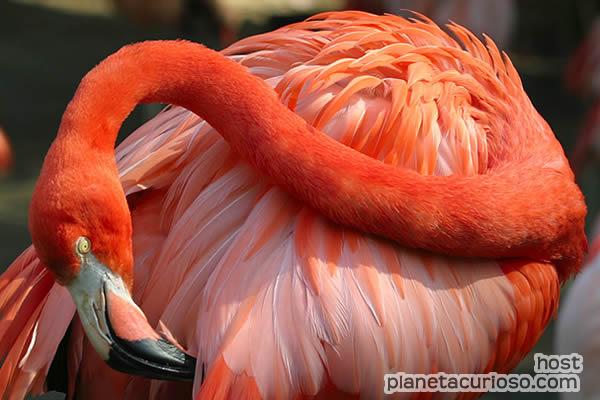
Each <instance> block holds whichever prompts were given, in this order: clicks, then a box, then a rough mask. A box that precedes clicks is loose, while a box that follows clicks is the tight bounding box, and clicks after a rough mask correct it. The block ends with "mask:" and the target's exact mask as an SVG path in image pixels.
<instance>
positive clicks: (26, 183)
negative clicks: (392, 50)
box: [0, 0, 600, 399]
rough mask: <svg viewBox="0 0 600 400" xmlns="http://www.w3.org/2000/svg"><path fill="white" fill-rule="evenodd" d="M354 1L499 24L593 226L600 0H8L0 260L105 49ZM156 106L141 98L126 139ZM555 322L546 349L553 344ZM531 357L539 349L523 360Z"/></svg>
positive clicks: (298, 16)
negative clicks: (78, 91)
mask: <svg viewBox="0 0 600 400" xmlns="http://www.w3.org/2000/svg"><path fill="white" fill-rule="evenodd" d="M345 8H353V9H362V10H366V11H373V12H390V13H396V14H405V15H406V11H404V10H403V9H412V10H416V11H420V12H422V13H424V14H426V15H427V16H429V17H430V18H432V19H434V20H436V21H437V22H438V23H442V24H443V23H445V22H447V21H448V20H453V21H456V22H458V23H460V24H463V25H466V26H467V27H469V28H470V29H471V30H472V31H474V32H476V33H486V34H488V35H489V36H491V37H492V38H493V39H494V40H495V41H496V43H497V44H498V45H499V47H501V48H503V49H505V50H506V51H507V53H508V54H509V55H510V58H511V59H512V61H513V63H514V64H515V66H516V68H517V70H518V71H519V72H520V74H521V76H522V78H523V83H524V86H525V90H526V91H527V93H528V94H529V96H530V97H531V100H532V102H533V104H534V105H535V106H536V108H537V109H538V111H539V112H540V113H541V114H542V115H543V116H544V118H545V119H546V120H547V121H548V122H549V124H550V125H551V126H552V128H553V129H554V132H555V133H556V136H557V137H558V139H559V140H560V141H561V143H562V144H563V146H564V148H565V151H566V152H567V155H568V156H569V158H570V159H571V161H572V165H573V167H574V169H575V171H576V173H577V179H578V182H579V184H580V185H581V187H582V189H583V191H584V193H585V195H586V197H587V202H588V207H589V217H588V223H589V225H588V226H590V227H591V225H592V221H593V219H594V216H595V215H596V214H597V212H598V210H599V208H600V179H599V178H598V172H600V102H597V100H598V99H599V98H600V0H573V1H562V0H548V1H546V0H447V1H444V0H406V1H405V0H373V1H369V0H163V1H161V0H11V1H9V0H0V270H1V269H4V268H5V267H6V266H8V265H9V263H10V262H11V261H12V260H13V259H14V258H15V257H16V256H17V255H18V254H19V253H20V252H21V251H22V250H24V249H25V248H26V247H27V246H28V245H29V244H30V238H29V233H28V230H27V209H28V204H29V199H30V195H31V191H32V189H33V185H34V183H35V180H36V178H37V175H38V173H39V169H40V167H41V165H42V161H43V157H44V155H45V154H46V151H47V149H48V147H49V145H50V143H51V141H52V139H53V138H54V136H55V134H56V131H57V128H58V125H59V122H60V118H61V115H62V112H63V110H64V108H65V106H66V104H67V102H68V101H69V99H70V98H71V96H72V94H73V92H74V90H75V88H76V87H77V84H78V83H79V81H80V79H81V78H82V77H83V75H84V74H85V73H86V72H87V71H88V70H90V69H91V68H92V67H93V66H94V65H95V64H97V63H98V62H99V61H100V60H102V59H103V58H105V57H106V56H108V55H109V54H111V53H112V52H114V51H116V50H117V49H118V48H120V47H121V46H123V45H125V44H127V43H132V42H136V41H140V40H144V39H158V38H162V39H174V38H186V39H190V40H194V41H197V42H202V43H204V44H205V45H207V46H209V47H212V48H215V49H220V48H223V47H225V46H227V45H228V44H231V43H232V42H234V41H235V40H237V39H239V38H242V37H245V36H248V35H252V34H256V33H260V32H265V31H270V30H273V29H275V28H277V27H280V26H282V25H286V24H288V23H290V22H294V21H297V20H302V19H304V18H306V17H308V16H310V15H312V14H314V13H316V12H319V11H324V10H333V9H345ZM157 110H158V108H157V107H143V108H141V107H138V109H136V110H135V112H134V113H133V114H132V115H131V116H130V117H129V118H128V120H127V121H126V123H125V124H124V126H123V128H122V130H121V135H120V140H122V139H123V138H124V137H125V136H126V135H127V134H128V133H129V132H131V131H132V130H133V129H134V128H135V127H137V126H139V125H141V124H142V123H143V122H144V121H145V120H147V119H149V118H150V117H151V116H152V115H153V114H154V113H155V112H156V111H157ZM590 229H591V228H590ZM564 290H568V285H567V287H566V288H565V289H564ZM552 330H553V327H552V325H551V326H550V327H549V328H548V330H547V331H546V334H545V336H544V337H543V338H542V340H541V341H540V343H539V344H538V347H537V348H536V350H535V351H542V352H545V353H551V344H552ZM531 367H532V357H528V358H527V359H526V360H524V361H523V363H522V364H521V365H520V366H519V368H518V370H517V371H515V372H529V371H531ZM542 396H543V397H542ZM53 398H60V397H53ZM484 398H486V399H499V398H540V399H541V398H556V397H553V396H548V395H545V394H538V395H535V394H506V395H503V396H502V395H498V394H495V395H486V396H485V397H484Z"/></svg>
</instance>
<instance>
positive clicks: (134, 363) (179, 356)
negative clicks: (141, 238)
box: [29, 133, 195, 380]
mask: <svg viewBox="0 0 600 400" xmlns="http://www.w3.org/2000/svg"><path fill="white" fill-rule="evenodd" d="M74 147H77V149H76V150H74V149H73V148H74ZM93 150H96V151H93ZM97 150H98V149H92V148H88V146H87V145H82V144H81V143H80V142H79V141H78V140H77V138H76V137H73V136H70V139H69V141H67V140H64V139H63V138H61V135H60V133H59V136H58V138H57V139H56V140H55V142H54V143H53V145H52V147H51V148H50V150H49V152H48V155H47V156H46V159H45V161H44V166H43V168H42V172H41V175H40V177H39V179H38V182H37V184H36V188H35V191H34V194H33V198H32V202H31V208H30V220H29V227H30V231H31V236H32V240H33V244H34V246H35V249H36V252H37V254H38V256H39V258H40V260H41V262H42V263H43V264H44V265H45V266H46V267H47V268H48V269H49V270H50V271H51V272H52V273H53V274H54V276H55V278H56V280H57V282H58V283H60V284H61V285H64V286H65V287H67V288H68V290H69V291H70V293H71V296H72V298H73V300H74V302H75V304H76V306H77V311H78V314H79V318H80V320H81V323H82V325H83V327H84V330H85V332H86V335H87V337H88V339H89V340H90V342H91V344H92V345H93V346H94V348H95V350H96V352H97V353H98V354H99V355H100V357H102V359H104V360H105V361H106V362H107V363H108V364H109V365H110V366H111V367H112V368H114V369H116V370H119V371H122V372H126V373H130V374H135V375H141V376H144V377H148V378H152V379H169V380H191V379H193V377H194V368H195V359H194V358H193V357H190V356H189V355H187V354H186V353H184V351H183V350H182V349H181V348H180V346H178V345H176V344H174V343H173V342H172V341H170V340H168V339H167V338H166V337H163V336H161V335H159V334H158V333H157V332H156V331H155V330H154V329H153V328H151V327H150V325H149V322H148V320H147V318H146V316H145V315H144V313H143V312H142V310H141V309H140V308H139V307H138V306H137V305H136V304H135V302H134V301H133V299H132V297H131V289H132V284H133V251H132V224H131V215H130V212H129V208H128V205H127V201H126V199H125V194H124V192H123V189H122V187H121V184H120V181H119V178H118V173H117V167H116V163H115V161H114V155H112V154H110V155H109V154H104V153H103V152H101V151H97ZM107 153H108V152H107ZM91 154H94V155H93V156H91Z"/></svg>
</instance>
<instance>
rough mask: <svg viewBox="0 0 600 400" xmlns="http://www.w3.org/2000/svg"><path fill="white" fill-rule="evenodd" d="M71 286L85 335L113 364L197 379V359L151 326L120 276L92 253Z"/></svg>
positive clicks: (170, 377)
mask: <svg viewBox="0 0 600 400" xmlns="http://www.w3.org/2000/svg"><path fill="white" fill-rule="evenodd" d="M68 289H69V291H70V292H71V296H72V297H73V299H74V301H75V304H76V305H77V312H78V314H79V319H80V320H81V323H82V325H83V328H84V330H85V332H86V336H87V337H88V339H89V340H90V342H91V344H92V345H93V346H94V348H95V349H96V352H97V353H98V354H99V355H100V357H102V359H103V360H104V361H106V363H107V364H108V365H109V366H111V367H112V368H113V369H116V370H118V371H121V372H125V373H128V374H133V375H139V376H143V377H146V378H150V379H162V380H193V379H194V371H195V367H196V359H195V358H194V357H191V356H190V355H188V354H186V353H185V352H184V351H183V349H182V348H181V347H180V346H178V345H176V344H174V343H172V342H171V341H169V340H168V339H166V338H165V337H162V336H160V335H159V334H158V333H156V331H155V330H154V329H152V328H151V327H150V325H149V323H148V320H147V319H146V316H145V315H144V313H143V312H142V310H141V309H140V308H139V307H138V306H137V304H135V303H134V302H133V299H132V298H131V295H130V293H129V290H128V289H127V287H126V285H125V283H124V282H123V280H122V279H121V277H120V276H118V275H117V274H115V273H114V272H112V271H111V270H110V269H108V268H107V267H106V266H104V265H103V264H102V263H101V262H99V261H98V260H97V259H96V258H95V257H94V256H93V254H92V253H89V254H87V255H86V256H85V258H84V259H83V260H82V264H81V268H80V270H79V274H78V275H77V277H76V278H74V279H73V281H71V282H70V283H69V285H68Z"/></svg>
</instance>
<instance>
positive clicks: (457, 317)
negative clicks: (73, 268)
mask: <svg viewBox="0 0 600 400" xmlns="http://www.w3.org/2000/svg"><path fill="white" fill-rule="evenodd" d="M451 29H452V30H453V32H454V34H455V35H456V36H457V38H458V39H459V40H460V42H457V41H456V40H454V39H452V38H451V37H450V36H448V35H447V34H445V33H444V32H443V31H442V30H441V29H440V28H438V27H437V26H436V25H435V24H433V23H432V22H430V21H427V20H422V21H408V20H405V19H402V18H399V17H392V16H385V17H376V16H373V15H370V14H364V13H355V12H345V13H333V14H324V15H319V16H316V17H314V18H313V19H311V20H309V21H306V22H303V23H300V24H295V25H292V26H289V27H286V28H282V29H280V30H277V31H275V32H272V33H268V34H264V35H259V36H255V37H252V38H249V39H245V40H242V41H240V42H238V43H236V44H235V45H233V46H231V47H229V48H228V49H226V50H225V51H224V54H225V55H227V56H228V57H230V58H231V59H232V60H234V61H236V62H238V63H240V64H241V65H243V66H245V67H247V68H248V69H249V71H250V72H251V73H252V74H254V75H256V76H258V77H260V78H262V79H264V80H265V82H266V83H267V84H268V85H269V86H271V87H272V88H273V89H274V90H275V91H276V92H277V94H278V95H279V98H280V100H281V102H283V103H284V104H285V105H287V106H288V107H289V108H290V109H291V110H293V111H294V112H296V113H297V114H298V115H300V116H301V117H302V118H304V119H305V120H306V121H307V122H308V123H309V124H310V125H312V126H314V127H315V128H316V129H319V130H321V131H322V132H324V133H325V134H327V135H329V136H330V137H331V138H333V139H335V140H337V141H339V142H341V143H343V144H345V145H347V146H349V147H351V148H353V149H355V150H358V151H360V152H361V153H363V154H365V155H366V156H369V157H371V158H374V159H376V160H380V161H382V162H383V163H386V164H388V165H389V166H391V167H397V168H408V169H411V170H414V171H416V172H418V173H419V174H422V175H438V176H448V175H456V176H459V177H460V176H462V177H472V180H469V179H467V180H465V181H463V182H478V179H479V177H480V176H482V175H485V174H488V173H492V172H496V173H498V170H500V173H501V172H502V171H503V168H506V167H505V166H504V164H503V162H502V161H503V160H504V159H506V158H508V157H509V156H510V157H511V158H513V159H518V160H526V162H527V165H530V166H532V169H531V171H528V170H527V169H526V168H524V169H523V170H522V174H523V175H522V176H523V182H524V184H523V186H522V187H512V186H511V187H508V188H506V187H505V188H502V191H501V192H499V194H498V198H489V199H487V201H488V202H489V203H488V204H485V203H482V204H481V207H482V209H481V211H480V212H481V214H482V215H488V214H489V210H488V211H486V209H485V208H486V207H487V208H491V209H493V208H494V207H495V206H497V204H506V203H501V200H503V199H501V198H500V197H501V196H505V195H507V193H508V194H510V195H512V196H513V197H511V198H514V199H516V200H518V202H515V204H512V205H511V207H509V209H506V210H505V211H506V213H509V214H510V213H515V212H517V213H518V212H520V211H519V210H521V209H523V212H524V213H526V212H527V210H528V208H527V204H528V203H529V202H531V201H534V200H535V201H537V202H538V204H546V203H544V202H548V201H551V200H552V201H554V200H555V201H556V207H554V208H556V210H557V211H556V213H557V214H556V215H559V216H561V217H562V216H564V215H567V216H566V217H564V218H565V219H564V220H562V219H560V218H558V219H557V220H554V219H552V220H551V218H554V217H553V216H552V217H550V215H551V213H549V214H548V221H547V222H548V226H554V225H552V224H553V223H554V222H556V223H558V224H559V228H560V229H559V228H557V229H559V231H557V232H554V231H552V230H550V228H548V229H549V230H548V231H547V232H545V231H539V232H541V233H540V235H542V234H544V233H547V235H548V236H551V235H555V236H556V235H558V237H559V239H560V238H563V237H564V238H568V240H567V241H566V242H568V243H571V242H574V243H577V244H576V245H573V246H571V245H568V246H565V247H563V248H561V250H560V251H559V250H556V253H551V252H549V251H548V250H547V249H546V248H545V247H544V246H543V243H537V242H536V243H534V245H535V246H536V247H535V249H540V248H541V249H542V250H538V251H539V253H532V257H534V258H536V259H538V256H540V258H539V259H538V260H539V261H535V260H528V259H526V258H524V256H525V255H526V254H527V253H526V252H527V250H528V247H527V246H525V247H523V248H516V249H515V252H516V253H515V254H517V255H519V256H522V258H512V259H507V258H505V256H506V255H509V254H510V253H509V250H505V251H506V253H507V254H506V255H504V256H498V258H493V257H491V256H490V257H487V258H484V259H483V258H453V257H448V256H445V255H441V254H436V253H434V252H431V251H426V250H418V249H409V248H407V247H406V246H400V245H398V244H394V243H393V242H391V241H389V240H387V239H383V238H380V237H377V236H374V235H368V234H365V233H362V232H360V231H358V230H355V229H351V228H348V227H343V226H341V225H338V224H336V223H334V222H331V221H330V220H329V219H327V218H325V217H324V216H323V215H322V214H320V213H319V212H317V211H315V210H314V209H313V208H311V207H308V206H307V205H306V204H305V203H303V202H300V201H298V200H295V199H294V198H293V197H292V196H290V195H289V194H287V193H286V192H285V191H284V190H283V189H282V188H280V187H277V186H273V185H272V184H271V183H270V182H269V181H268V180H266V179H265V178H264V177H263V176H262V175H261V174H259V173H258V172H257V171H256V170H255V169H253V168H252V167H250V166H249V165H248V164H247V163H245V162H243V161H241V160H240V159H239V156H238V155H237V154H236V153H235V152H234V151H233V150H232V148H231V147H230V146H229V145H228V144H227V142H225V140H224V139H223V138H222V137H221V136H220V134H219V133H218V132H217V131H216V130H215V129H214V128H212V127H211V126H210V125H209V124H208V123H206V122H204V121H202V120H201V119H200V118H199V117H198V116H196V115H194V114H193V113H192V112H190V111H187V110H185V109H182V108H180V107H170V108H168V109H167V110H165V111H163V112H162V113H161V114H160V115H158V116H157V117H156V118H154V119H153V120H151V121H150V122H148V123H147V124H145V125H144V126H143V127H141V128H140V129H138V130H137V131H136V132H134V133H133V134H132V135H130V136H129V137H128V138H127V139H126V140H125V141H124V142H123V143H122V144H121V145H120V146H119V147H118V149H117V150H116V159H117V166H118V169H119V175H120V180H121V183H122V185H123V189H124V192H125V194H126V195H127V200H128V203H129V207H130V209H131V216H132V222H133V251H134V258H135V278H134V279H135V280H134V285H133V295H134V296H133V297H134V300H135V301H136V303H137V304H139V305H140V307H141V308H142V310H143V311H144V312H145V314H146V315H147V317H148V319H149V321H150V323H151V324H152V325H154V326H157V327H166V329H168V330H170V334H172V335H173V337H174V338H176V339H177V340H178V341H179V342H180V343H181V344H182V345H183V347H185V348H186V349H188V351H189V352H190V353H191V354H194V355H196V357H197V359H198V365H197V376H196V379H195V380H194V384H193V387H191V386H190V385H189V384H186V383H172V382H160V381H148V380H144V379H141V378H137V377H132V376H126V375H123V374H120V373H117V372H114V371H112V370H110V369H109V368H108V367H107V366H106V365H104V364H103V363H102V362H101V361H100V359H99V358H98V356H97V355H96V354H95V352H94V351H93V349H92V348H91V347H90V346H89V344H88V343H87V339H86V338H85V337H84V335H83V331H82V329H81V325H80V324H79V322H78V319H77V317H76V316H75V308H74V305H73V304H72V302H71V300H70V298H69V296H68V293H67V292H66V291H65V289H63V288H62V287H60V286H59V285H58V284H56V283H54V282H53V280H52V277H51V276H50V273H49V272H48V271H47V270H45V269H44V268H42V266H41V265H40V263H39V261H38V260H37V258H36V254H35V251H34V250H33V249H32V248H30V249H28V250H27V251H26V252H25V253H24V254H23V255H21V256H20V257H19V258H18V259H17V260H16V261H15V262H14V263H13V264H12V266H11V267H10V268H9V269H8V271H7V272H5V273H4V275H3V276H2V278H1V279H0V312H1V315H2V325H0V354H1V355H2V356H5V355H6V356H7V358H6V361H5V363H4V364H3V366H2V369H0V393H3V394H4V395H10V396H13V397H14V398H19V397H20V396H22V395H23V394H24V393H26V392H28V391H33V392H40V391H42V390H43V389H44V380H45V377H46V374H47V372H48V368H49V366H50V363H51V362H52V360H53V358H54V356H55V353H56V349H57V347H58V345H59V343H60V341H61V339H62V338H63V337H64V335H65V332H66V330H67V329H68V328H69V327H70V334H69V338H68V342H67V346H68V347H67V354H68V371H69V393H70V395H71V396H81V397H82V398H86V399H93V398H108V397H109V396H112V397H116V398H119V397H120V398H163V397H164V398H166V397H169V398H172V397H174V396H175V395H177V394H181V396H190V395H191V394H193V396H194V397H195V398H200V399H237V398H265V399H267V398H268V399H270V398H297V397H299V396H306V397H309V398H310V397H314V396H321V397H323V398H329V397H331V396H333V395H334V394H335V395H339V396H342V395H348V396H352V395H360V396H361V397H362V398H380V397H382V396H383V391H382V384H383V374H384V373H386V372H392V371H407V372H420V373H427V372H437V371H446V372H465V373H466V372H484V371H490V370H494V371H507V370H510V369H511V368H512V367H514V366H515V365H516V363H517V362H518V361H519V360H520V359H521V358H522V357H523V356H524V355H525V354H526V353H527V352H528V351H529V350H530V349H531V347H532V346H533V344H534V343H535V341H536V340H537V338H538V337H539V335H540V334H541V332H542V330H543V328H544V327H545V325H546V323H547V322H548V320H549V318H550V317H551V316H552V315H553V313H554V312H555V310H556V305H557V301H558V295H559V283H560V280H561V279H562V278H564V277H566V276H568V275H569V273H571V272H572V271H573V270H574V269H576V268H577V267H578V264H579V259H580V257H581V252H582V251H583V250H582V249H583V243H584V239H583V237H581V234H580V232H581V228H582V218H583V215H584V214H585V209H584V207H583V205H582V203H581V197H580V195H579V194H578V192H577V191H576V190H574V184H573V182H572V181H573V176H572V173H571V171H570V169H569V167H568V164H567V161H566V159H565V157H564V154H563V152H562V150H561V148H560V145H559V144H558V142H557V141H556V139H555V138H554V136H553V134H552V132H551V130H550V128H549V127H548V126H547V124H546V123H545V122H544V121H543V119H542V118H541V117H540V116H539V115H538V114H537V112H536V111H535V110H534V108H533V106H532V105H531V103H530V101H529V100H528V98H527V96H526V95H525V93H524V92H523V89H522V86H521V83H520V80H519V78H518V75H517V73H516V71H515V69H514V68H513V66H512V65H511V64H510V61H509V60H508V58H507V57H506V56H505V55H502V54H501V53H500V52H499V51H498V50H497V48H496V47H495V46H494V44H493V43H492V42H491V41H490V40H487V41H486V42H485V43H482V42H480V41H479V40H478V39H476V38H475V37H474V36H473V35H471V34H470V33H468V32H467V31H466V30H465V29H463V28H461V27H458V26H452V27H451ZM233 122H234V121H232V123H233ZM223 123H226V122H223ZM315 134H316V132H315ZM293 150H294V151H295V152H298V153H306V152H307V149H303V148H297V149H293ZM508 153H510V154H508ZM309 154H310V153H309ZM333 161H335V160H333ZM317 167H319V166H317ZM323 167H325V166H323ZM534 167H535V169H534ZM360 168H361V166H360V165H357V166H356V170H358V171H360V170H361V169H360ZM533 172H537V175H538V176H539V177H540V179H543V178H544V177H543V175H544V174H549V175H551V176H552V177H555V179H552V180H549V181H548V182H549V184H550V186H549V187H548V186H544V187H543V188H541V189H543V190H544V191H540V192H539V193H540V197H539V199H532V198H531V197H530V196H529V194H531V193H534V194H535V193H536V192H535V188H536V186H535V185H536V183H535V182H534V181H533V180H527V179H529V178H531V174H533ZM415 175H417V174H415ZM372 178H373V180H374V181H382V182H385V180H386V177H385V176H373V177H372ZM339 181H340V182H342V183H343V182H344V176H343V175H339ZM439 182H443V180H442V179H440V180H439ZM444 182H445V181H444ZM311 184H315V185H318V184H319V182H311ZM359 189H360V188H359ZM499 189H500V188H499ZM561 189H564V190H561ZM322 190H323V191H324V193H325V192H326V191H327V190H328V188H327V187H323V188H322ZM364 190H365V192H367V191H368V188H366V187H365V188H364ZM456 190H457V191H459V190H461V189H460V188H459V187H457V188H456ZM552 190H554V192H551V191H552ZM432 193H433V192H432ZM523 193H527V194H528V195H527V196H523ZM550 193H551V194H553V195H555V196H556V198H555V199H552V198H551V197H552V196H549V194H550ZM421 195H423V194H421ZM561 196H563V197H562V198H561ZM424 198H425V199H427V198H426V196H425V197H424ZM456 199H457V197H453V193H452V192H449V193H448V197H447V198H446V201H448V202H452V201H456ZM308 200H312V201H314V202H315V203H317V204H318V203H319V201H320V200H319V199H308ZM561 202H562V203H561ZM548 204H549V203H548ZM567 205H571V206H573V207H567ZM414 206H415V207H416V208H418V204H415V205H414ZM455 206H456V205H455ZM561 207H565V209H568V210H569V211H568V213H567V214H561V213H562V212H563V211H564V210H563V208H561ZM456 208H459V207H456ZM531 209H533V210H537V209H536V208H535V207H531ZM571 209H573V211H571ZM473 211H474V210H469V211H468V212H473ZM477 212H479V211H475V213H477ZM486 212H487V213H488V214H486ZM571 212H572V213H573V214H571ZM331 213H332V215H331V217H332V218H334V219H335V217H336V215H335V210H333V211H331ZM430 213H431V214H432V215H433V214H435V210H426V212H424V214H423V215H422V218H421V219H417V220H414V221H413V223H414V224H415V225H419V224H425V223H429V221H435V219H432V218H430V217H429V214H430ZM465 215H467V214H465ZM434 217H435V215H434ZM545 217H546V213H543V214H540V213H537V214H531V215H526V216H525V217H524V219H527V221H524V222H523V224H524V225H527V226H529V224H530V223H531V226H536V223H537V222H538V221H542V222H544V218H545ZM356 218H357V219H361V216H360V215H357V216H356ZM457 218H459V219H460V216H458V217H457ZM501 218H502V215H500V214H499V215H498V220H497V224H498V225H499V226H500V227H501V228H502V227H503V226H504V225H503V224H502V222H503V220H502V219H501ZM481 221H482V225H481V226H474V227H471V231H472V232H476V231H477V230H478V229H479V230H480V231H482V232H483V231H485V229H488V227H487V226H486V225H485V223H484V222H485V221H486V220H485V219H484V218H482V219H481ZM518 222H519V221H508V222H507V224H508V223H518ZM380 223H385V221H380ZM571 224H572V225H573V228H572V229H571V228H570V225H571ZM517 225H518V224H517ZM543 225H545V224H543ZM387 228H388V227H380V228H379V229H381V230H383V231H385V230H386V229H387ZM442 228H443V227H442ZM442 228H440V229H438V230H439V231H443V229H442ZM463 228H464V227H463ZM567 228H568V229H567ZM393 229H394V227H390V228H389V231H390V232H392V231H393ZM456 229H457V230H456V232H463V231H461V228H460V227H457V228H456ZM465 229H466V228H465ZM552 229H553V228H552ZM438 230H436V229H435V227H432V231H438ZM507 232H508V231H507ZM539 232H534V233H539ZM508 233H510V232H508ZM509 236H510V235H509V234H507V238H506V240H508V239H510V237H509ZM571 238H574V239H573V240H572V239H571ZM426 239H429V240H430V241H433V239H432V238H426ZM458 239H459V238H452V237H449V238H448V240H450V241H451V240H454V241H457V240H458ZM469 239H472V240H473V243H476V241H477V240H480V238H479V237H477V236H476V235H475V236H473V237H470V238H469ZM559 239H556V240H558V241H557V242H555V243H557V244H561V243H562V241H560V240H559ZM498 240H500V239H498ZM565 240H566V239H565ZM566 242H565V243H566ZM494 243H495V244H496V245H497V247H502V243H503V242H501V241H498V242H494ZM437 246H438V247H439V248H440V249H441V250H444V249H448V247H447V245H445V244H444V243H441V242H440V243H439V244H437ZM468 246H469V244H464V245H463V247H464V248H465V252H469V251H470V249H469V248H468ZM431 247H434V245H432V246H431ZM428 249H430V250H431V248H428ZM533 249H534V247H532V252H533ZM544 249H546V250H544ZM444 251H447V250H444ZM519 252H521V253H519ZM542 253H543V256H542ZM472 254H476V255H478V256H482V255H485V249H482V248H474V249H472ZM463 255H464V254H463ZM494 256H496V254H494ZM565 260H566V261H565ZM562 261H565V262H564V263H562ZM553 264H554V265H553ZM161 329H165V328H161ZM452 396H453V395H451V396H450V397H452ZM446 397H448V396H446ZM457 397H460V395H458V394H457Z"/></svg>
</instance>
